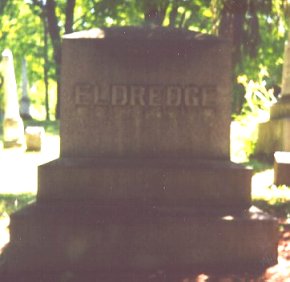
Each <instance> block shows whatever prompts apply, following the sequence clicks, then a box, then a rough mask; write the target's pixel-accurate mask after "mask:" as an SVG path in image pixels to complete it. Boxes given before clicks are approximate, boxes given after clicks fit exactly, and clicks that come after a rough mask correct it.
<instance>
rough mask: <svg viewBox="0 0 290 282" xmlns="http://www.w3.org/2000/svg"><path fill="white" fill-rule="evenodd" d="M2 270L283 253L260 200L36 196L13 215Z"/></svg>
mask: <svg viewBox="0 0 290 282" xmlns="http://www.w3.org/2000/svg"><path fill="white" fill-rule="evenodd" d="M10 232H11V241H10V243H9V245H8V246H7V247H6V249H5V250H4V253H3V254H2V257H1V271H2V275H4V274H6V275H8V276H9V274H14V275H17V274H18V273H34V274H35V273H42V274H43V275H45V274H47V275H48V276H49V275H51V274H53V273H82V272H84V273H91V272H96V273H98V274H112V273H122V274H125V273H131V272H133V273H136V272H137V273H150V272H154V271H167V272H186V273H195V272H196V273H198V272H209V271H212V270H213V269H218V270H230V271H244V270H247V271H249V269H252V270H255V269H256V270H257V269H263V268H265V267H268V266H271V265H273V264H275V263H276V260H277V243H278V236H277V222H276V221H275V220H274V219H273V218H272V217H270V216H269V215H267V214H265V213H263V212H261V211H260V210H258V209H257V208H254V207H252V208H250V209H249V210H245V211H243V212H240V213H218V212H217V211H215V210H211V209H210V208H208V209H207V210H206V211H200V210H195V209H194V208H181V209H178V208H166V207H162V208H159V207H154V206H153V207H147V208H145V207H144V208H140V207H135V208H134V207H128V208H126V207H119V206H99V205H95V204H93V203H91V204H89V203H47V204H45V203H41V204H39V203H36V204H32V205H30V206H28V207H26V208H24V209H23V210H21V211H19V212H17V213H15V214H13V215H12V217H11V225H10Z"/></svg>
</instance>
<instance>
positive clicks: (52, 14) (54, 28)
mask: <svg viewBox="0 0 290 282" xmlns="http://www.w3.org/2000/svg"><path fill="white" fill-rule="evenodd" d="M55 8H56V4H55V0H47V2H46V6H45V15H46V18H47V27H48V33H49V35H50V38H51V42H52V47H53V58H54V61H55V76H56V81H57V102H56V110H55V117H56V118H57V119H59V113H60V105H59V96H60V63H61V38H60V29H59V26H58V19H57V17H56V11H55Z"/></svg>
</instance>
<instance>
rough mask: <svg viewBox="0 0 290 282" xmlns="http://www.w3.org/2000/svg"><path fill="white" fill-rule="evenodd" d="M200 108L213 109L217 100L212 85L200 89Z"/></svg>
mask: <svg viewBox="0 0 290 282" xmlns="http://www.w3.org/2000/svg"><path fill="white" fill-rule="evenodd" d="M201 93H202V101H201V106H202V107H211V108H212V107H215V105H216V99H217V97H216V96H217V89H216V86H214V85H208V86H204V87H202V92H201Z"/></svg>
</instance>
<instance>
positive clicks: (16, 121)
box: [1, 49, 24, 148]
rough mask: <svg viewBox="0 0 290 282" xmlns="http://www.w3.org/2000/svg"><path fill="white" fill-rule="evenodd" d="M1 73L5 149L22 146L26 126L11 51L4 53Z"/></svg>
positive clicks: (6, 50)
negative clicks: (21, 114)
mask: <svg viewBox="0 0 290 282" xmlns="http://www.w3.org/2000/svg"><path fill="white" fill-rule="evenodd" d="M1 71H2V74H3V79H4V84H3V87H4V121H3V145H4V148H10V147H15V146H22V145H23V143H24V126H23V121H22V119H21V117H20V114H19V103H18V94H17V85H16V79H15V72H14V63H13V55H12V52H11V51H10V50H9V49H5V50H4V51H3V53H2V62H1Z"/></svg>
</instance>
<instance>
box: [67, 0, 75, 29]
mask: <svg viewBox="0 0 290 282" xmlns="http://www.w3.org/2000/svg"><path fill="white" fill-rule="evenodd" d="M75 5H76V0H67V3H66V10H65V15H66V18H65V33H72V32H73V22H74V9H75Z"/></svg>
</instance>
